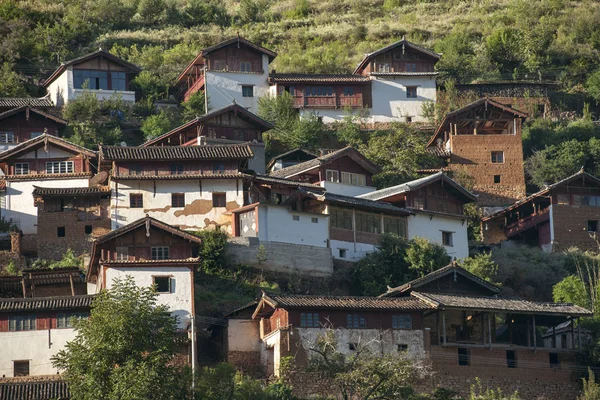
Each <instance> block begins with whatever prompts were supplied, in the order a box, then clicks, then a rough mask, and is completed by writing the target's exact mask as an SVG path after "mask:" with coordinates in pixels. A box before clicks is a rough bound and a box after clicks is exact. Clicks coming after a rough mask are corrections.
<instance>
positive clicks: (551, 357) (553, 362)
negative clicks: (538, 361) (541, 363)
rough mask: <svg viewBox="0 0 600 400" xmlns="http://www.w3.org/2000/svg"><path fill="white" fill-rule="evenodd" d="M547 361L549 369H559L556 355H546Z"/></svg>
mask: <svg viewBox="0 0 600 400" xmlns="http://www.w3.org/2000/svg"><path fill="white" fill-rule="evenodd" d="M548 359H549V361H550V366H551V367H559V366H560V360H559V359H558V353H548Z"/></svg>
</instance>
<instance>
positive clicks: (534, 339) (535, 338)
mask: <svg viewBox="0 0 600 400" xmlns="http://www.w3.org/2000/svg"><path fill="white" fill-rule="evenodd" d="M532 333H533V350H534V351H535V349H536V348H537V335H536V334H535V315H534V316H533V332H532Z"/></svg>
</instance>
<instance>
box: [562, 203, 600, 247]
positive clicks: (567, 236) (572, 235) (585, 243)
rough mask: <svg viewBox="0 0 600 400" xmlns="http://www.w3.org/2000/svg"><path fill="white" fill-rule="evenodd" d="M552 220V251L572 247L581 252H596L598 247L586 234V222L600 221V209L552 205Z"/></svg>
mask: <svg viewBox="0 0 600 400" xmlns="http://www.w3.org/2000/svg"><path fill="white" fill-rule="evenodd" d="M552 218H553V224H554V243H553V246H552V250H553V251H562V250H566V249H568V248H569V247H573V246H575V247H578V248H579V249H581V250H590V251H597V250H598V245H597V244H596V242H595V241H594V239H592V238H591V237H590V235H589V234H588V231H587V222H588V221H590V220H591V221H600V208H597V207H573V206H571V205H560V204H554V205H553V206H552Z"/></svg>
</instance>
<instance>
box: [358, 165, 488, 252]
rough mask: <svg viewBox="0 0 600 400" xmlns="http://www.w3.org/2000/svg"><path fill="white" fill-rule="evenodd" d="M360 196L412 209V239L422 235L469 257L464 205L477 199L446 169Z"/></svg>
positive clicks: (409, 233)
mask: <svg viewBox="0 0 600 400" xmlns="http://www.w3.org/2000/svg"><path fill="white" fill-rule="evenodd" d="M358 197H360V198H361V199H368V200H375V201H383V202H386V203H390V204H392V205H395V206H397V207H400V208H404V209H406V210H408V211H410V212H411V213H412V216H410V217H408V219H407V237H408V238H409V239H413V238H415V237H422V238H425V239H428V240H429V241H431V242H433V243H437V244H440V245H442V246H444V248H445V249H446V251H447V252H448V255H449V256H451V257H453V258H466V257H468V256H469V240H468V235H467V225H468V224H467V223H466V216H465V212H464V206H465V204H467V203H471V202H475V201H477V198H476V197H475V195H473V194H472V193H471V192H469V191H468V190H467V189H465V188H464V187H462V186H461V185H459V184H458V183H457V182H455V181H454V180H452V179H451V178H449V177H448V176H447V175H446V174H444V173H443V172H438V173H436V174H433V175H430V176H426V177H424V178H420V179H417V180H414V181H410V182H406V183H403V184H401V185H396V186H392V187H388V188H385V189H381V190H376V191H374V192H370V193H366V194H363V195H360V196H358Z"/></svg>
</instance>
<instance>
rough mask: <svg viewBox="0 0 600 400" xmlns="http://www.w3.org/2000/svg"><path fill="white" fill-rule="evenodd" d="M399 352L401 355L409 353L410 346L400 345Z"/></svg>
mask: <svg viewBox="0 0 600 400" xmlns="http://www.w3.org/2000/svg"><path fill="white" fill-rule="evenodd" d="M398 351H399V352H401V353H406V352H407V351H408V345H407V344H399V345H398Z"/></svg>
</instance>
